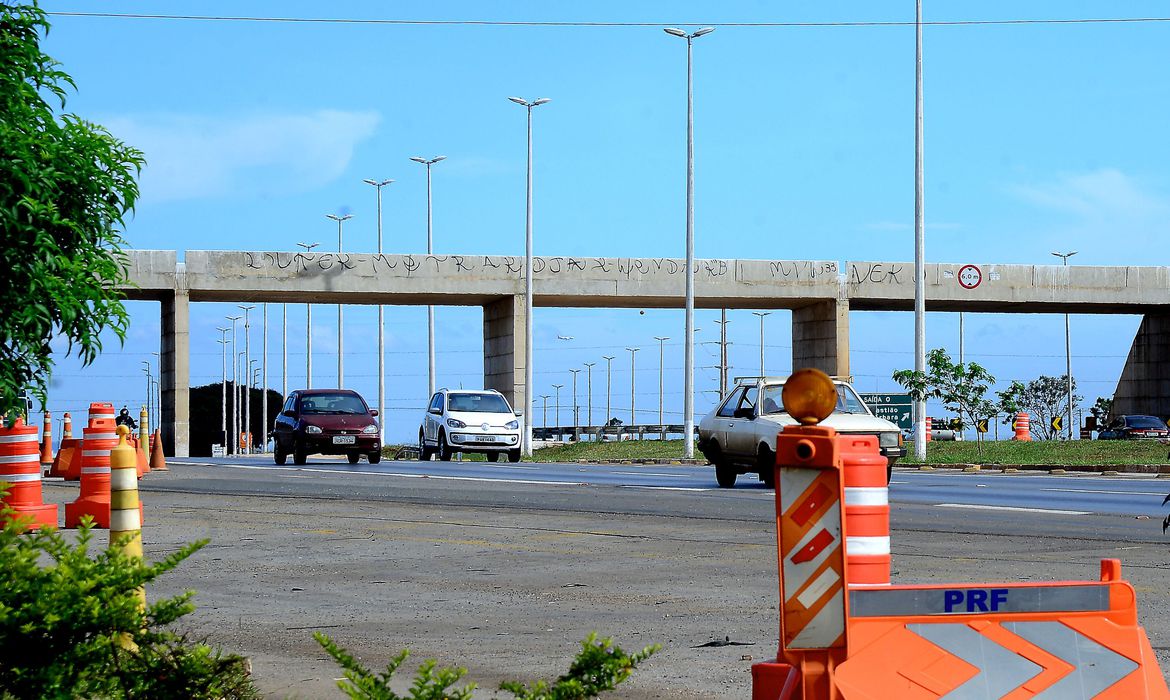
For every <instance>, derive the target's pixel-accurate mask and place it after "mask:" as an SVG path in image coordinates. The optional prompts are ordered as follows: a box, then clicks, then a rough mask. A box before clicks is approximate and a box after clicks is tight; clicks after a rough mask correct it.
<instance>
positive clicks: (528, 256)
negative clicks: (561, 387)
mask: <svg viewBox="0 0 1170 700" xmlns="http://www.w3.org/2000/svg"><path fill="white" fill-rule="evenodd" d="M508 99H509V100H511V101H512V102H515V103H516V104H518V105H520V106H521V107H524V109H525V110H526V111H527V112H528V180H527V189H526V198H525V201H526V202H527V204H526V208H525V214H524V423H525V426H526V427H525V429H524V445H523V452H524V455H525V456H531V455H532V421H531V420H529V419H528V416H530V415H532V323H533V321H532V108H533V107H539V106H540V105H542V104H546V103H548V102H550V101H551V100H549V98H547V97H541V98H538V99H535V100H532V101H528V100H525V99H521V98H519V97H509V98H508ZM574 394H576V392H574Z"/></svg>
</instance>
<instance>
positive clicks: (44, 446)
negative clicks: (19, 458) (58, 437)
mask: <svg viewBox="0 0 1170 700" xmlns="http://www.w3.org/2000/svg"><path fill="white" fill-rule="evenodd" d="M52 467H53V417H52V416H51V415H49V412H48V411H45V431H44V435H43V436H42V437H41V473H44V472H45V471H47V470H49V469H51V468H52Z"/></svg>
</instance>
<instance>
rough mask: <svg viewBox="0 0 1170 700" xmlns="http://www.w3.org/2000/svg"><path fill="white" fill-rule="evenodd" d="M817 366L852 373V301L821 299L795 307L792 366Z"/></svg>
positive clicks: (838, 373) (831, 371) (840, 373)
mask: <svg viewBox="0 0 1170 700" xmlns="http://www.w3.org/2000/svg"><path fill="white" fill-rule="evenodd" d="M805 367H815V368H817V369H819V370H821V371H823V372H826V373H828V374H830V375H833V376H836V377H848V376H849V301H848V300H846V299H838V300H836V301H818V302H814V303H812V304H809V305H808V306H802V307H800V308H797V309H793V310H792V370H793V371H794V372H795V371H796V370H798V369H803V368H805Z"/></svg>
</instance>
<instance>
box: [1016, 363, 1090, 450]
mask: <svg viewBox="0 0 1170 700" xmlns="http://www.w3.org/2000/svg"><path fill="white" fill-rule="evenodd" d="M1072 387H1073V397H1072V398H1073V405H1074V406H1076V405H1077V404H1079V403H1080V402H1081V401H1082V400H1083V399H1082V397H1080V396H1078V395H1077V394H1076V390H1077V380H1076V379H1075V378H1074V379H1073V382H1072ZM1019 405H1020V410H1022V411H1027V412H1028V415H1029V417H1030V418H1031V423H1032V432H1034V433H1037V434H1039V436H1040V438H1041V439H1043V440H1053V439H1055V438H1057V437H1059V436H1060V434H1063V431H1061V432H1060V433H1058V432H1057V431H1056V430H1053V429H1052V419H1053V418H1055V417H1056V416H1067V415H1068V375H1067V374H1065V375H1061V376H1059V377H1049V376H1046V375H1040V376H1039V377H1037V378H1036V379H1033V380H1032V381H1030V382H1028V383H1027V384H1026V385H1024V390H1023V391H1022V392H1020V394H1019ZM1063 427H1064V430H1068V427H1069V426H1067V425H1066V426H1063ZM1075 427H1076V426H1073V428H1074V429H1075Z"/></svg>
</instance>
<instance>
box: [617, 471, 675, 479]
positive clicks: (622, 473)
mask: <svg viewBox="0 0 1170 700" xmlns="http://www.w3.org/2000/svg"><path fill="white" fill-rule="evenodd" d="M606 473H607V474H620V475H622V476H665V477H669V478H671V479H687V478H690V476H691V475H690V474H665V473H661V472H606Z"/></svg>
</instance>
